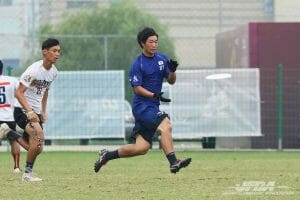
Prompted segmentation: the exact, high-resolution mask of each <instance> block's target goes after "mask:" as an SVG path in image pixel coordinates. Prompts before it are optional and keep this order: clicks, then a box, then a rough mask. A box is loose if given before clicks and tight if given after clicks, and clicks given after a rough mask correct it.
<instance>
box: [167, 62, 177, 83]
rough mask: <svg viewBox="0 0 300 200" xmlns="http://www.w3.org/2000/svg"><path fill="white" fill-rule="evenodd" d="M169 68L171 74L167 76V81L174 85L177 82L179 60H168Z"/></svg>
mask: <svg viewBox="0 0 300 200" xmlns="http://www.w3.org/2000/svg"><path fill="white" fill-rule="evenodd" d="M167 64H168V68H169V71H170V73H169V76H168V78H167V82H168V83H169V84H171V85H173V84H174V83H175V82H176V70H177V67H178V62H177V61H175V60H172V59H170V60H169V61H168V62H167Z"/></svg>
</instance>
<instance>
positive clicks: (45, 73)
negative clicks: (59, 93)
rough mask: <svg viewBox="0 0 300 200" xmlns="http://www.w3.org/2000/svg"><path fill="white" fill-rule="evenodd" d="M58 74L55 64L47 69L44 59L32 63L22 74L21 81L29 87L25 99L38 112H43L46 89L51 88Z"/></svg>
mask: <svg viewBox="0 0 300 200" xmlns="http://www.w3.org/2000/svg"><path fill="white" fill-rule="evenodd" d="M57 74H58V70H57V68H56V67H55V65H52V67H51V68H50V69H49V70H47V69H46V68H45V67H44V66H43V60H39V61H37V62H35V63H33V64H32V65H30V66H29V67H28V68H27V69H26V70H25V72H24V73H23V74H22V75H21V78H20V82H21V83H22V84H23V85H24V86H25V87H27V89H26V91H25V93H24V96H25V99H26V100H27V102H28V104H29V105H30V106H31V108H32V109H33V110H34V111H35V112H36V113H38V114H40V113H41V107H42V99H43V96H44V94H45V91H46V90H48V89H49V88H50V85H51V83H52V81H54V79H55V77H56V76H57Z"/></svg>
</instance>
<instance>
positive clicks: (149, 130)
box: [130, 112, 169, 145]
mask: <svg viewBox="0 0 300 200" xmlns="http://www.w3.org/2000/svg"><path fill="white" fill-rule="evenodd" d="M166 117H168V118H169V115H168V114H167V113H165V112H158V113H156V114H155V115H153V119H152V121H151V123H146V124H145V123H144V122H143V121H142V122H141V121H139V120H137V121H136V122H135V125H134V127H133V130H132V134H131V137H130V143H135V139H136V136H137V135H141V136H142V137H143V138H144V140H146V141H147V142H148V143H149V144H150V145H152V140H153V137H154V134H155V132H156V129H157V128H158V126H159V125H160V123H161V122H162V121H163V120H164V119H165V118H166Z"/></svg>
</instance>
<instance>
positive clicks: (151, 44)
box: [143, 36, 158, 56]
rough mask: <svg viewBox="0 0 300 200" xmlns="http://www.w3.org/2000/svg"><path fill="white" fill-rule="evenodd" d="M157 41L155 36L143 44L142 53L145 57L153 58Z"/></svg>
mask: <svg viewBox="0 0 300 200" xmlns="http://www.w3.org/2000/svg"><path fill="white" fill-rule="evenodd" d="M157 47H158V39H157V37H156V36H150V37H148V39H147V40H146V42H145V44H143V51H144V54H145V55H146V56H153V55H154V54H155V52H156V51H157Z"/></svg>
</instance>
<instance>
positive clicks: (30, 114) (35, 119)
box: [26, 111, 40, 122]
mask: <svg viewBox="0 0 300 200" xmlns="http://www.w3.org/2000/svg"><path fill="white" fill-rule="evenodd" d="M26 115H27V119H28V120H29V121H31V122H39V121H40V119H39V116H38V115H37V114H36V113H35V112H33V111H30V112H28V113H27V114H26Z"/></svg>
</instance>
